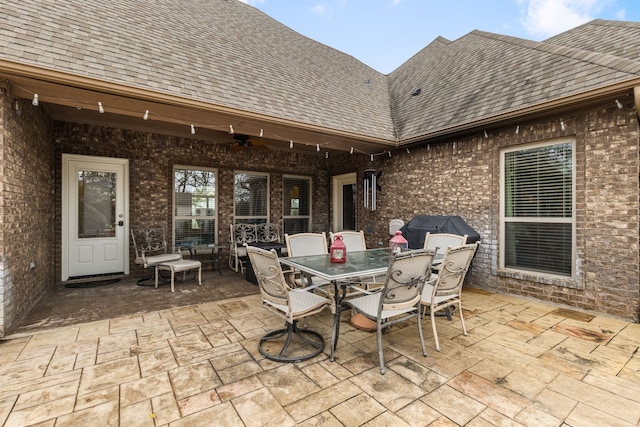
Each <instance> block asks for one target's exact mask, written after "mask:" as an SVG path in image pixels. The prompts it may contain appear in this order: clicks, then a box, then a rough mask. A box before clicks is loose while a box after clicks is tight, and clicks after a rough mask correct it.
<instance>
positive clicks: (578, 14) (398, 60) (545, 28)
mask: <svg viewBox="0 0 640 427" xmlns="http://www.w3.org/2000/svg"><path fill="white" fill-rule="evenodd" d="M241 1H243V2H244V3H247V4H250V5H252V6H254V7H256V8H257V9H259V10H261V11H262V12H264V13H266V14H267V15H269V16H271V17H272V18H274V19H276V20H277V21H279V22H281V23H282V24H284V25H286V26H288V27H289V28H291V29H293V30H295V31H297V32H298V33H300V34H302V35H304V36H307V37H309V38H311V39H313V40H316V41H318V42H321V43H324V44H326V45H328V46H331V47H333V48H335V49H338V50H340V51H342V52H344V53H347V54H349V55H351V56H353V57H355V58H356V59H358V60H360V61H362V62H363V63H365V64H367V65H368V66H370V67H372V68H374V69H375V70H377V71H379V72H381V73H383V74H389V73H390V72H392V71H393V70H395V69H396V68H398V67H399V66H400V65H401V64H402V63H404V62H405V61H406V60H408V59H409V58H411V57H412V56H413V55H415V54H416V53H418V52H419V51H420V50H422V48H424V47H425V46H427V45H428V44H429V43H431V42H432V41H433V40H434V39H436V38H437V37H438V36H441V37H444V38H446V39H449V40H455V39H457V38H459V37H462V36H464V35H465V34H467V33H469V32H471V31H473V30H481V31H486V32H490V33H497V34H504V35H508V36H514V37H520V38H523V39H528V40H534V41H541V40H544V39H546V38H548V37H551V36H554V35H556V34H559V33H561V32H563V31H566V30H568V29H570V28H574V27H576V26H578V25H581V24H583V23H585V22H588V21H590V20H592V19H610V20H623V21H636V22H638V21H640V0H241Z"/></svg>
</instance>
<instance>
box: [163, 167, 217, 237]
mask: <svg viewBox="0 0 640 427" xmlns="http://www.w3.org/2000/svg"><path fill="white" fill-rule="evenodd" d="M173 176H174V193H173V195H174V197H173V218H174V220H173V224H174V227H173V237H174V244H175V245H184V246H191V247H195V248H198V247H208V245H212V244H215V243H216V236H217V232H216V229H217V227H216V218H217V203H216V171H215V169H204V168H191V167H188V166H176V167H174V173H173Z"/></svg>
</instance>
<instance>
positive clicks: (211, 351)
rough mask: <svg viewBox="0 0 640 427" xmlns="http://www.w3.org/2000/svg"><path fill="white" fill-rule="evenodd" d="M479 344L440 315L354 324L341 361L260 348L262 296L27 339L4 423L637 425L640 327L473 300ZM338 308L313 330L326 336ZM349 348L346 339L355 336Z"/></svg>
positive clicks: (6, 365) (6, 381) (496, 298)
mask: <svg viewBox="0 0 640 427" xmlns="http://www.w3.org/2000/svg"><path fill="white" fill-rule="evenodd" d="M463 299H464V300H465V315H466V316H465V317H466V318H467V326H468V329H469V335H468V336H466V337H465V336H463V335H462V333H461V330H460V328H459V322H458V319H454V320H453V322H449V321H448V320H447V319H446V317H440V318H438V319H437V322H438V331H442V333H441V336H440V341H441V345H442V351H441V352H437V351H436V350H435V348H434V343H433V339H432V336H431V331H430V325H429V324H428V322H425V323H424V324H423V328H424V332H425V344H426V345H427V352H428V356H427V357H426V358H425V357H422V354H421V352H420V346H419V341H418V338H417V333H416V331H415V324H414V323H409V324H407V325H406V326H403V325H401V326H397V327H394V329H393V330H392V331H391V333H390V334H387V335H385V336H384V337H383V342H384V344H385V352H384V357H385V364H386V367H387V373H386V374H385V375H381V374H380V371H379V366H378V359H377V349H376V340H375V335H374V334H372V333H366V332H363V331H359V330H356V329H354V328H353V327H352V326H351V325H350V324H349V322H348V313H345V314H344V317H343V319H342V325H341V341H340V342H339V345H338V349H337V352H336V361H335V362H331V361H329V358H328V351H329V348H328V345H327V348H326V350H325V353H324V354H322V355H320V356H318V357H316V358H314V359H312V360H308V361H304V362H302V363H296V364H282V363H276V362H273V361H270V360H266V359H264V358H263V356H262V355H260V353H259V352H258V351H257V342H258V339H259V337H260V336H261V335H262V334H264V333H265V332H267V331H269V330H270V329H271V328H275V327H278V328H279V327H281V322H280V321H278V320H276V319H274V318H273V316H271V315H269V314H268V313H267V312H266V311H265V310H264V309H263V308H262V307H260V298H259V296H257V295H249V296H243V297H238V298H229V299H225V300H221V301H215V302H204V303H202V304H192V305H189V306H184V307H172V308H167V309H161V310H157V311H150V312H147V313H137V314H135V315H127V316H122V317H118V318H114V319H106V320H100V321H94V322H87V323H79V324H76V325H65V326H61V327H59V328H49V329H47V330H42V331H40V330H37V329H33V330H29V331H28V332H22V333H19V334H15V335H13V336H8V337H6V338H4V339H2V340H0V425H3V426H21V427H22V426H29V425H41V426H44V425H47V426H49V425H50V426H53V425H56V426H85V425H98V426H103V425H104V426H118V425H120V426H122V425H140V426H150V427H156V426H169V427H179V426H189V427H192V426H196V427H197V426H210V425H224V426H255V425H282V426H287V425H291V426H293V425H303V426H316V425H323V426H325V425H326V426H333V425H335V426H360V425H366V426H382V425H394V426H396V425H397V426H403V425H408V426H417V425H429V426H455V425H470V426H492V425H493V426H498V425H523V426H562V425H567V426H568V425H570V426H603V425H607V426H638V425H640V397H639V396H640V385H639V384H640V382H639V380H640V356H638V355H637V350H638V348H639V347H640V327H639V326H638V325H637V324H634V323H630V322H627V321H625V320H622V319H617V318H608V317H603V316H591V315H586V314H585V315H584V316H569V315H567V316H563V315H562V314H563V313H569V314H570V310H565V311H563V310H557V307H554V306H553V305H551V304H544V303H541V302H537V301H530V300H527V299H523V298H516V297H512V296H505V295H498V294H489V293H486V292H476V291H474V290H472V289H468V290H465V291H464V295H463ZM331 321H332V318H331V315H330V314H329V313H328V312H325V313H323V314H320V315H317V316H315V317H314V318H313V319H310V320H309V325H310V326H311V327H313V328H314V329H317V330H319V331H321V332H322V333H323V334H325V339H327V340H328V338H329V335H328V334H329V331H330V325H331ZM343 338H344V339H343Z"/></svg>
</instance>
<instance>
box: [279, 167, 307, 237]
mask: <svg viewBox="0 0 640 427" xmlns="http://www.w3.org/2000/svg"><path fill="white" fill-rule="evenodd" d="M283 191H284V193H283V195H282V200H283V203H284V206H283V208H282V212H283V219H284V232H285V233H287V234H295V233H308V232H310V231H311V228H310V225H311V178H309V177H303V176H285V177H284V178H283Z"/></svg>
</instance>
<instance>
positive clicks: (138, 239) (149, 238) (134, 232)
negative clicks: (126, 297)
mask: <svg viewBox="0 0 640 427" xmlns="http://www.w3.org/2000/svg"><path fill="white" fill-rule="evenodd" d="M131 240H132V241H133V248H134V250H135V252H136V259H135V263H136V264H138V265H142V266H144V268H148V267H153V268H154V275H153V277H151V278H145V279H140V280H139V281H138V284H139V285H143V286H152V285H154V283H157V281H158V265H159V264H161V263H163V262H170V261H177V260H179V259H182V253H181V252H180V251H178V253H169V252H168V246H167V239H166V238H165V234H164V228H162V227H160V228H140V229H131ZM152 279H155V280H152Z"/></svg>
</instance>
